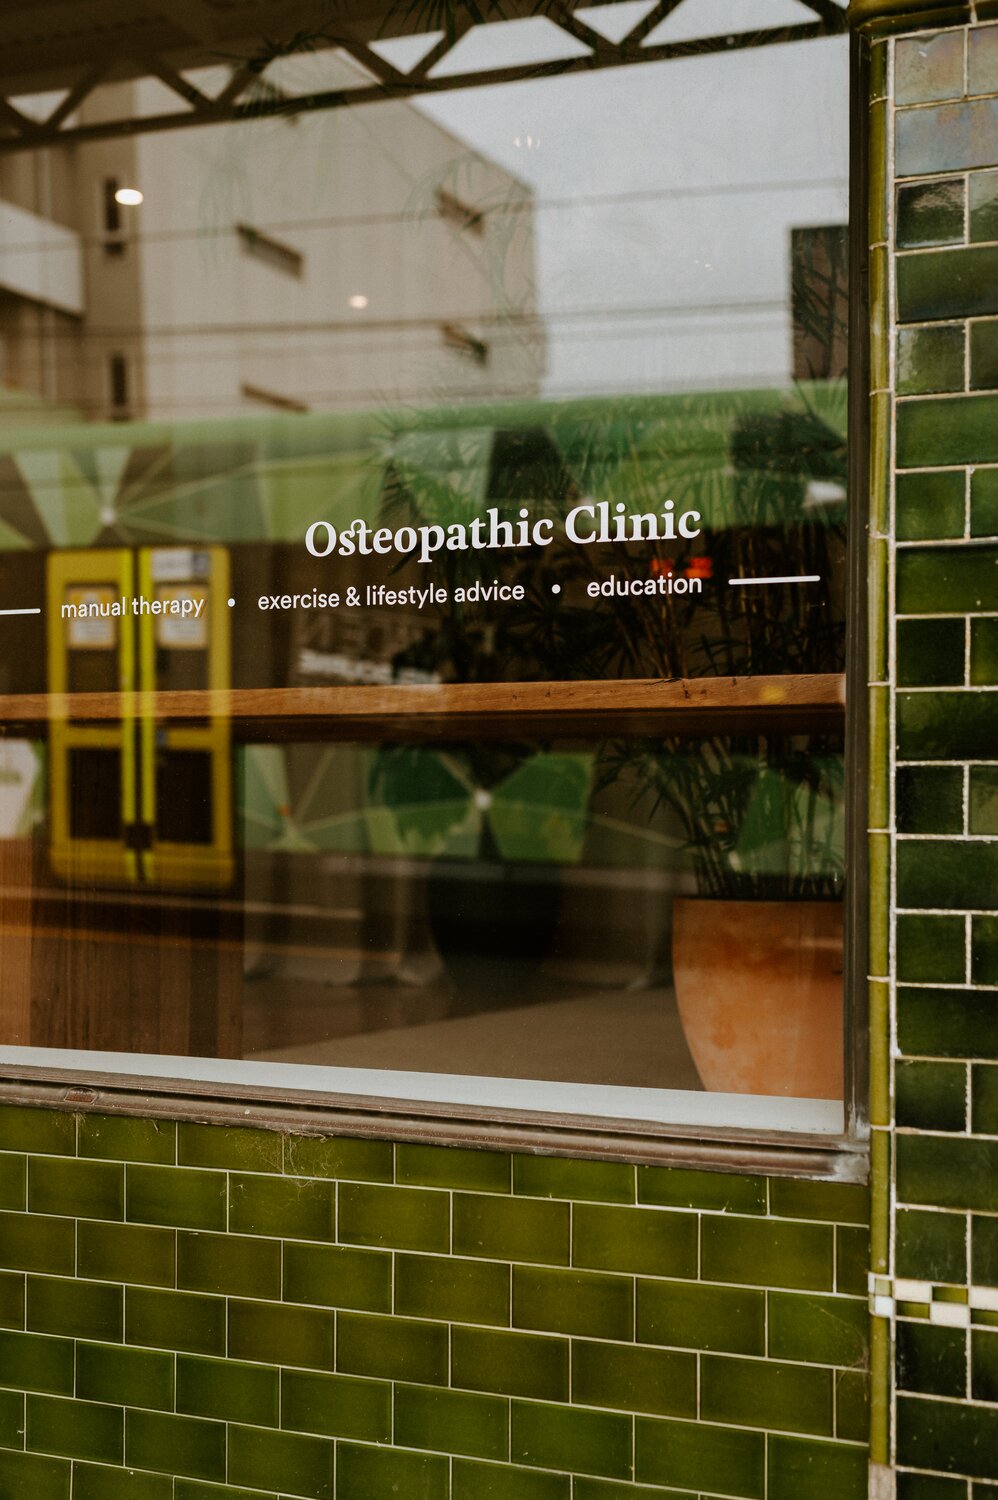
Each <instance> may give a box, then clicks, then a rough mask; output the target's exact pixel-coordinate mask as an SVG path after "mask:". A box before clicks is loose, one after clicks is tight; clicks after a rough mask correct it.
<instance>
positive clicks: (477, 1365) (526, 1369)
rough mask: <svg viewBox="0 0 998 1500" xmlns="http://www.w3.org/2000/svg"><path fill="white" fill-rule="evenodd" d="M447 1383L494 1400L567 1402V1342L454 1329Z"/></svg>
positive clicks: (530, 1336) (480, 1329)
mask: <svg viewBox="0 0 998 1500" xmlns="http://www.w3.org/2000/svg"><path fill="white" fill-rule="evenodd" d="M451 1384H452V1385H455V1386H462V1387H464V1388H465V1389H466V1390H472V1391H495V1392H496V1393H497V1394H499V1395H507V1396H534V1397H536V1398H537V1399H538V1400H549V1401H567V1400H568V1340H567V1339H561V1338H545V1337H543V1336H542V1335H537V1334H530V1333H493V1332H491V1331H489V1330H486V1329H483V1328H455V1329H454V1330H453V1331H452V1334H451Z"/></svg>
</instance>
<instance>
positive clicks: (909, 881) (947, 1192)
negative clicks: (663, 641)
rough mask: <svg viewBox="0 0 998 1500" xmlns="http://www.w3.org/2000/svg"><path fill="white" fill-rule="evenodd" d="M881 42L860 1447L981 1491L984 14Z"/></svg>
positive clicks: (994, 604) (988, 1384)
mask: <svg viewBox="0 0 998 1500" xmlns="http://www.w3.org/2000/svg"><path fill="white" fill-rule="evenodd" d="M976 11H977V16H978V20H979V22H983V23H986V22H989V21H994V20H998V7H995V6H993V5H991V6H988V5H978V6H977V7H976ZM954 19H955V20H959V19H964V18H961V17H954ZM880 48H881V49H882V51H883V59H882V60H881V61H879V62H878V67H877V73H878V76H880V77H882V78H883V79H884V80H885V82H884V85H883V86H882V87H881V88H880V89H876V88H874V89H873V90H872V91H871V105H870V107H871V123H870V139H871V142H877V141H880V140H881V139H884V138H886V141H887V142H888V143H889V145H888V147H886V148H885V150H884V153H883V154H884V155H885V157H886V169H887V174H888V179H889V185H890V192H889V195H888V197H889V201H890V203H891V205H892V214H891V216H890V217H889V222H888V224H887V226H886V231H884V230H883V229H882V228H880V229H879V230H878V229H875V230H874V232H873V233H871V236H870V238H871V248H875V249H877V250H880V249H881V248H882V243H883V236H884V233H886V248H887V252H888V254H889V255H890V256H891V257H892V264H893V272H894V287H895V295H894V300H893V303H887V302H886V301H885V303H884V305H883V306H881V307H880V308H878V309H876V310H874V315H875V317H876V319H877V321H878V323H880V324H881V325H883V326H886V327H888V328H889V329H890V331H891V336H892V338H893V340H894V348H895V353H896V359H895V363H894V366H893V368H892V371H891V378H890V387H889V389H888V390H887V392H886V396H887V399H888V400H889V401H890V402H891V405H892V409H893V414H894V416H893V426H894V434H895V447H894V459H895V464H894V468H893V471H892V473H891V475H890V480H889V490H888V493H886V494H884V495H874V496H872V497H871V514H873V515H874V516H877V515H884V516H885V517H886V518H887V523H886V525H885V527H884V532H885V535H886V539H887V541H888V544H889V546H890V548H891V555H892V563H893V573H894V603H895V609H896V614H895V615H894V616H893V617H891V616H890V615H887V616H886V617H885V619H884V620H883V625H884V626H885V628H886V629H887V631H888V632H889V634H890V636H891V650H890V670H889V680H890V692H891V704H892V713H891V721H892V724H893V727H894V743H893V746H892V748H891V762H892V764H891V771H892V775H893V783H894V801H893V807H892V809H891V813H890V816H889V818H888V820H887V823H886V832H887V833H888V834H889V835H890V840H891V849H892V858H891V862H890V869H889V871H888V872H887V877H886V879H885V881H884V883H883V885H882V886H881V889H880V891H879V894H878V895H876V896H875V897H874V900H875V902H877V903H879V905H880V907H881V908H883V907H885V906H886V907H887V908H888V909H889V910H890V915H891V940H890V964H889V981H890V982H889V994H890V1007H889V1014H888V1016H887V1022H888V1025H889V1035H888V1036H886V1037H883V1036H881V1037H880V1038H879V1042H880V1044H881V1051H882V1052H884V1053H889V1054H890V1057H891V1068H890V1073H891V1076H890V1080H889V1087H890V1099H889V1104H890V1108H889V1110H888V1111H887V1112H886V1113H885V1115H884V1119H885V1121H887V1122H888V1127H889V1128H888V1129H886V1130H885V1131H884V1135H885V1137H886V1136H887V1135H888V1134H889V1135H890V1137H891V1140H890V1141H886V1140H885V1143H884V1148H883V1149H880V1150H875V1151H874V1153H873V1162H874V1180H873V1184H872V1193H873V1202H874V1205H875V1208H874V1215H875V1219H876V1221H877V1222H878V1223H879V1222H883V1224H884V1232H883V1234H882V1235H879V1236H878V1238H879V1240H880V1241H881V1245H880V1249H881V1251H882V1261H881V1263H882V1265H883V1269H884V1270H885V1272H887V1273H889V1274H887V1275H885V1277H884V1280H883V1282H882V1284H881V1285H880V1286H879V1287H878V1288H877V1290H879V1291H880V1292H881V1294H882V1295H883V1296H884V1298H885V1300H884V1301H883V1302H882V1303H881V1304H880V1305H879V1308H878V1309H875V1310H877V1311H878V1316H876V1317H875V1319H874V1329H873V1334H872V1339H873V1348H874V1350H875V1351H876V1350H878V1349H881V1348H883V1349H890V1348H891V1347H892V1349H893V1359H894V1382H893V1389H892V1384H891V1381H890V1377H889V1368H888V1365H887V1362H886V1360H884V1361H881V1363H880V1364H879V1365H877V1369H878V1375H877V1377H876V1378H875V1379H874V1382H873V1387H872V1390H871V1398H872V1411H873V1426H872V1443H871V1452H872V1457H873V1460H874V1464H875V1470H874V1472H875V1474H879V1480H878V1482H879V1483H880V1485H881V1487H882V1491H878V1493H880V1492H883V1493H885V1494H891V1495H894V1494H895V1493H896V1496H897V1500H985V1496H988V1495H990V1496H993V1495H996V1494H998V1489H996V1488H995V1487H994V1485H993V1483H992V1484H989V1483H988V1481H995V1480H998V1358H996V1351H998V1326H996V1325H998V1312H996V1311H995V1310H994V1309H998V1231H995V1228H994V1226H996V1225H998V1186H996V1184H998V1088H996V1085H995V1079H996V1078H998V1005H996V1000H998V939H996V934H998V915H996V913H998V694H996V693H995V685H996V682H998V548H996V546H995V541H994V539H995V537H996V535H998V443H996V433H998V425H996V416H998V404H996V397H995V394H994V392H995V390H996V389H998V170H996V168H998V25H994V24H977V25H969V26H968V25H964V24H954V25H949V26H947V25H946V24H945V13H944V12H943V11H941V10H939V11H937V13H936V15H935V17H934V18H933V19H932V20H931V22H930V23H928V29H922V30H920V31H917V32H915V31H913V32H912V33H911V34H905V33H904V31H903V30H901V31H899V32H897V33H896V34H895V35H894V36H893V37H891V38H888V39H887V40H885V41H883V42H881V43H880ZM881 94H886V108H887V115H888V124H887V128H886V130H885V129H884V125H883V116H882V111H883V109H884V107H885V106H884V103H883V102H882V101H881V98H880V95H881ZM891 147H892V148H893V149H890V148H891ZM881 220H882V215H880V214H879V210H877V211H875V212H873V213H872V214H871V221H872V223H873V224H874V225H879V224H880V221H881ZM886 295H887V294H885V297H886ZM874 680H876V681H879V677H876V678H875V679H874ZM884 826H885V825H884V824H883V823H881V824H880V825H878V831H879V830H880V829H883V828H884ZM892 1293H893V1298H894V1300H892V1297H891V1294H892ZM892 1311H893V1316H892V1315H891V1314H892ZM880 1315H883V1316H882V1317H881V1316H880ZM875 1364H876V1355H875ZM885 1476H890V1477H889V1478H887V1477H885ZM895 1476H896V1489H895ZM771 1497H772V1486H771V1490H770V1500H771Z"/></svg>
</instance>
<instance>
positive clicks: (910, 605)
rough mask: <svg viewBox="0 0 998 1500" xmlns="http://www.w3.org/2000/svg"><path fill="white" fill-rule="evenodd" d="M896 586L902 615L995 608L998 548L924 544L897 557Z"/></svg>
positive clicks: (899, 610)
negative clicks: (926, 545) (931, 545)
mask: <svg viewBox="0 0 998 1500" xmlns="http://www.w3.org/2000/svg"><path fill="white" fill-rule="evenodd" d="M937 404H938V405H943V404H944V403H942V402H939V403H937ZM897 585H898V612H899V613H900V614H902V615H906V614H915V615H918V614H943V615H952V614H961V613H968V614H974V613H975V612H977V611H980V610H989V609H993V608H994V603H995V598H996V597H998V548H996V547H965V548H959V547H922V548H919V549H918V550H917V551H913V552H902V553H900V554H899V555H898V559H897Z"/></svg>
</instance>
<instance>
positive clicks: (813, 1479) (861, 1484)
mask: <svg viewBox="0 0 998 1500" xmlns="http://www.w3.org/2000/svg"><path fill="white" fill-rule="evenodd" d="M768 1477H769V1487H768V1490H767V1495H768V1497H769V1500H801V1497H802V1496H804V1495H806V1496H807V1500H866V1496H867V1483H868V1473H867V1452H866V1448H865V1446H863V1447H855V1448H849V1447H846V1445H845V1444H844V1443H820V1442H808V1441H806V1440H804V1439H802V1438H784V1437H774V1438H772V1439H771V1440H770V1444H769V1456H768Z"/></svg>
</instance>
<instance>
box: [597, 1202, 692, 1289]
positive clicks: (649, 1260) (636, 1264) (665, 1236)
mask: <svg viewBox="0 0 998 1500" xmlns="http://www.w3.org/2000/svg"><path fill="white" fill-rule="evenodd" d="M697 1227H698V1220H697V1216H696V1214H692V1213H659V1212H657V1211H655V1210H652V1209H647V1210H646V1209H641V1208H609V1207H606V1208H604V1207H598V1206H596V1205H595V1204H585V1203H580V1204H577V1205H576V1206H575V1208H574V1209H573V1213H572V1263H573V1265H576V1266H588V1267H590V1268H592V1269H593V1270H597V1271H630V1272H632V1273H635V1272H636V1273H638V1274H641V1275H645V1276H694V1277H695V1276H696V1273H697V1242H698V1237H697Z"/></svg>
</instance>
